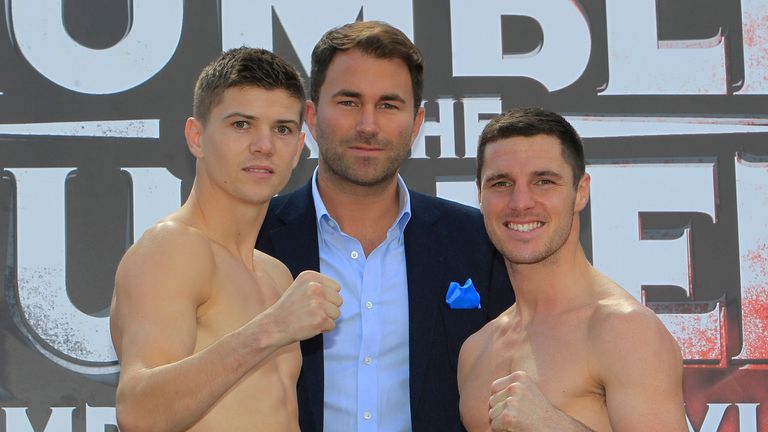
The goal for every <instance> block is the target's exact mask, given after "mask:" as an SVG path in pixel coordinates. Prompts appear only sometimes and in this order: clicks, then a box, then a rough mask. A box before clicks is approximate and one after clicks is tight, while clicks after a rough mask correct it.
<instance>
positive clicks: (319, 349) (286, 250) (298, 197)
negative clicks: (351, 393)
mask: <svg viewBox="0 0 768 432" xmlns="http://www.w3.org/2000/svg"><path fill="white" fill-rule="evenodd" d="M310 181H311V180H310ZM278 201H279V203H278V204H277V205H276V207H275V213H274V214H275V217H276V218H277V219H279V223H277V222H276V223H275V224H274V225H272V226H271V227H269V228H268V232H267V233H266V234H267V236H268V238H269V240H270V241H271V243H272V247H273V248H274V251H275V256H276V257H278V258H279V259H280V260H281V261H283V263H284V264H285V265H286V266H287V267H288V269H289V270H290V271H291V274H292V275H293V277H294V278H295V277H296V276H298V274H299V273H301V272H302V271H304V270H308V269H309V270H315V271H319V270H320V254H319V251H318V243H317V218H316V216H315V204H314V201H313V199H312V186H311V183H307V184H306V185H304V186H302V187H301V188H299V189H297V190H296V191H295V192H293V193H291V194H289V195H288V196H286V197H285V198H284V200H279V199H278ZM301 353H302V357H303V364H302V367H301V375H300V377H299V383H298V390H297V391H298V394H297V397H298V399H299V406H300V413H299V419H300V423H301V428H302V430H307V431H322V430H323V395H324V388H323V374H324V371H323V336H322V334H320V335H317V336H315V337H313V338H310V339H307V340H304V341H302V342H301Z"/></svg>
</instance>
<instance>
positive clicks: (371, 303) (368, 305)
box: [365, 301, 373, 309]
mask: <svg viewBox="0 0 768 432" xmlns="http://www.w3.org/2000/svg"><path fill="white" fill-rule="evenodd" d="M365 308H366V309H373V302H370V301H367V302H365Z"/></svg>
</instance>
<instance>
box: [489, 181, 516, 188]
mask: <svg viewBox="0 0 768 432" xmlns="http://www.w3.org/2000/svg"><path fill="white" fill-rule="evenodd" d="M511 185H512V182H508V181H497V182H495V183H493V184H491V187H495V188H503V187H508V186H511Z"/></svg>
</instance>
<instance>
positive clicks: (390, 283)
mask: <svg viewBox="0 0 768 432" xmlns="http://www.w3.org/2000/svg"><path fill="white" fill-rule="evenodd" d="M397 181H398V190H399V196H400V212H399V214H398V216H397V218H396V219H395V222H394V223H393V224H392V226H391V227H390V228H389V230H388V231H387V238H386V239H385V240H384V241H383V242H382V243H381V244H380V245H379V246H378V247H377V248H376V249H374V250H373V251H372V252H371V253H370V255H368V256H367V257H366V256H365V253H364V252H363V247H362V245H361V244H360V242H359V241H358V240H357V239H355V238H352V237H350V236H349V235H347V234H345V233H344V232H342V231H341V230H340V227H339V225H338V223H336V221H334V220H333V218H332V217H331V216H330V215H329V214H328V211H327V210H326V208H325V205H324V204H323V200H322V199H321V198H320V194H319V193H318V190H317V170H315V173H314V175H313V176H312V196H313V198H314V201H315V211H316V213H317V227H318V243H319V245H318V246H319V252H320V272H321V273H323V274H325V275H327V276H329V277H331V278H333V279H336V280H337V281H338V282H339V284H340V285H341V297H342V298H343V299H344V303H343V304H342V305H341V316H340V317H339V319H338V320H336V328H335V329H334V330H333V331H331V332H329V333H326V334H325V335H323V363H324V388H325V393H324V415H323V430H325V431H328V432H340V431H344V432H346V431H360V432H364V431H371V432H373V431H393V432H394V431H410V430H411V409H410V391H409V381H408V380H409V366H408V365H409V363H408V351H409V349H408V340H409V337H408V279H407V275H406V269H405V244H404V238H403V232H404V230H405V226H406V224H407V223H408V220H409V219H410V218H411V201H410V196H409V195H408V189H407V188H406V187H405V183H404V182H403V179H402V178H400V176H399V175H398V179H397Z"/></svg>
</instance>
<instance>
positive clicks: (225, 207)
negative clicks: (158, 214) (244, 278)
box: [181, 179, 269, 269]
mask: <svg viewBox="0 0 768 432" xmlns="http://www.w3.org/2000/svg"><path fill="white" fill-rule="evenodd" d="M268 205H269V202H265V203H263V204H258V205H254V204H249V203H244V202H242V201H240V200H237V199H236V198H234V197H232V196H231V195H227V194H223V193H220V192H216V191H212V190H208V189H206V188H201V187H200V184H199V183H198V180H197V179H195V184H194V185H193V187H192V192H191V193H190V194H189V198H188V199H187V201H186V202H185V203H184V205H183V206H182V208H181V215H182V222H184V223H186V224H188V225H191V226H193V227H195V228H197V229H199V230H200V231H202V232H204V233H205V234H206V236H208V238H210V239H211V240H212V241H213V242H216V243H218V244H220V245H221V246H223V247H224V248H225V249H227V250H228V251H229V252H230V253H231V254H232V255H234V256H236V257H239V258H240V259H241V260H242V262H243V264H244V265H246V267H247V268H249V269H251V268H252V267H253V250H254V246H255V244H256V237H258V235H259V230H260V229H261V224H262V223H263V222H264V216H265V215H266V212H267V206H268Z"/></svg>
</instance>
